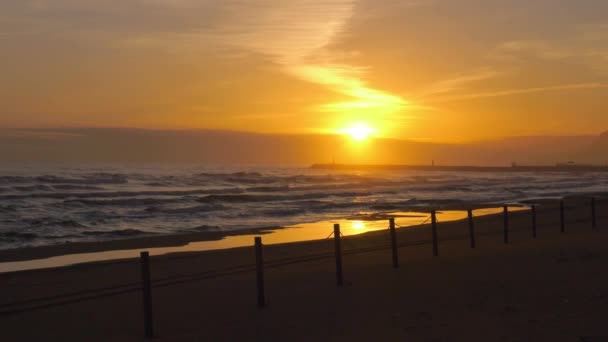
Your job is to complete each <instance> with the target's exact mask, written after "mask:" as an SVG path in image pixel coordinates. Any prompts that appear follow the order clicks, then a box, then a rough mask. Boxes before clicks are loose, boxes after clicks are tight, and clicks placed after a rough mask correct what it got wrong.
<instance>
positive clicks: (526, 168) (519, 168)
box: [311, 164, 608, 172]
mask: <svg viewBox="0 0 608 342" xmlns="http://www.w3.org/2000/svg"><path fill="white" fill-rule="evenodd" d="M311 168H312V169H317V170H372V171H451V172H608V166H600V165H572V164H565V165H546V166H543V165H513V166H466V165H453V166H439V165H373V164H313V165H312V166H311Z"/></svg>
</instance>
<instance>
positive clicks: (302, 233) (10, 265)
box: [0, 207, 528, 273]
mask: <svg viewBox="0 0 608 342" xmlns="http://www.w3.org/2000/svg"><path fill="white" fill-rule="evenodd" d="M509 210H510V211H521V210H528V209H527V208H518V207H512V208H509ZM502 211H503V208H487V209H478V210H475V216H484V215H491V214H498V213H502ZM385 216H386V217H390V216H393V217H395V223H396V224H397V226H398V227H411V226H417V225H421V224H424V223H428V222H430V214H429V213H423V212H392V213H387V214H386V215H385ZM373 218H374V216H373V215H372V216H370V217H369V219H368V220H364V219H362V218H357V219H341V220H331V221H320V222H313V223H303V224H298V225H295V226H291V227H286V228H283V229H277V230H272V231H271V232H269V233H268V234H265V235H263V237H262V239H263V243H264V244H266V245H271V244H279V243H289V242H299V241H310V240H322V239H327V238H329V237H330V236H331V235H332V233H333V226H334V224H336V223H337V224H340V228H341V230H340V231H341V233H342V234H343V235H344V236H349V235H358V234H363V233H367V232H372V231H378V230H384V229H388V219H387V218H382V219H373ZM465 218H467V212H466V211H462V210H450V211H439V212H437V220H438V221H439V222H448V221H457V220H462V219H465ZM258 235H259V234H258ZM255 236H256V235H239V236H228V237H226V238H224V239H222V240H217V241H197V242H190V243H188V244H187V245H185V246H177V247H160V248H140V249H132V250H114V251H106V252H96V253H84V254H70V255H61V256H56V257H51V258H46V259H39V260H30V261H17V262H5V263H0V273H4V272H13V271H21V270H30V269H40V268H49V267H60V266H67V265H73V264H78V263H85V262H92V261H104V260H115V259H128V258H136V257H139V253H140V251H142V250H147V251H149V252H150V255H163V254H169V253H178V252H198V251H209V250H218V249H228V248H236V247H245V246H252V245H253V238H254V237H255Z"/></svg>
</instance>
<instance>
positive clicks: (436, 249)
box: [431, 210, 439, 256]
mask: <svg viewBox="0 0 608 342" xmlns="http://www.w3.org/2000/svg"><path fill="white" fill-rule="evenodd" d="M431 227H432V231H433V256H439V242H438V239H437V212H436V211H435V210H433V211H431Z"/></svg>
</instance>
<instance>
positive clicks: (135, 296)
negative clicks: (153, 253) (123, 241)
mask: <svg viewBox="0 0 608 342" xmlns="http://www.w3.org/2000/svg"><path fill="white" fill-rule="evenodd" d="M568 203H569V204H568V207H567V216H566V218H567V226H566V233H564V234H562V233H560V232H559V226H560V225H559V212H558V211H557V210H556V207H555V206H554V205H553V204H545V205H544V206H543V207H542V208H541V209H539V217H538V224H539V229H538V238H537V239H535V240H533V239H531V229H530V227H531V219H530V214H529V213H527V212H519V213H515V214H513V215H511V220H510V222H511V226H512V229H511V234H510V240H511V243H510V244H508V245H505V244H503V242H502V217H501V216H488V217H483V218H479V219H478V220H477V221H476V229H477V231H478V248H477V249H475V250H472V249H470V248H469V247H468V244H469V242H468V240H467V238H468V234H467V229H468V228H467V224H466V222H453V223H440V225H439V235H440V238H441V239H442V241H441V243H440V256H439V257H433V256H432V249H431V245H430V244H428V241H429V239H430V230H429V227H428V226H424V227H421V228H417V229H411V228H409V229H402V230H400V231H399V232H398V240H399V242H400V243H403V244H412V246H407V247H403V248H401V249H400V250H399V257H400V262H401V265H400V268H399V269H397V270H395V269H392V267H391V254H390V250H381V251H375V252H370V253H364V254H348V251H349V250H356V249H361V248H367V247H374V246H385V245H387V244H388V233H387V232H377V233H371V234H367V235H364V236H357V237H352V238H346V239H344V241H343V247H344V250H345V254H347V255H345V257H344V277H345V281H346V284H345V286H344V287H343V288H337V287H336V285H335V274H334V270H335V265H334V260H333V259H332V258H331V257H329V258H324V259H318V260H315V261H309V262H300V263H290V264H286V265H283V266H281V267H273V268H269V269H267V270H266V290H267V302H268V305H267V307H266V308H264V309H261V310H260V309H258V308H257V307H256V293H255V273H254V272H251V271H248V272H242V273H235V274H229V275H224V276H222V277H215V278H210V279H200V280H198V281H191V282H185V283H180V284H175V285H172V286H166V287H155V288H153V299H154V318H155V329H156V335H157V336H158V337H157V340H159V341H370V340H375V341H578V340H579V337H580V336H608V327H607V326H606V324H605V322H604V321H605V317H606V316H608V274H607V273H606V272H605V267H606V265H608V249H607V248H606V247H605V246H606V245H608V217H605V216H604V215H605V214H606V213H608V210H607V209H608V203H601V205H600V206H598V211H597V212H598V216H601V218H600V220H599V222H598V223H599V231H597V232H594V231H592V229H591V224H590V209H589V207H588V203H587V202H586V201H584V200H576V199H572V200H569V201H568ZM332 251H333V242H332V241H331V240H325V241H315V242H308V243H294V244H284V245H273V246H266V248H265V251H264V252H265V258H266V261H267V263H270V264H271V263H273V262H276V261H277V260H284V259H286V258H293V257H298V256H306V255H308V256H315V255H320V254H324V253H327V254H328V255H331V253H332ZM253 263H254V259H253V250H252V249H251V248H237V249H232V250H221V251H213V252H204V253H197V254H175V255H166V256H161V257H154V258H152V278H153V280H154V279H155V280H159V279H162V278H170V279H178V277H180V275H181V276H183V275H188V274H194V273H198V274H201V273H203V272H206V271H213V270H225V269H230V268H231V267H236V266H240V265H252V264H253ZM179 279H187V277H186V278H179ZM139 280H140V273H139V263H138V262H137V260H125V261H115V262H104V263H94V264H82V265H77V266H73V267H65V268H58V269H50V270H39V271H26V272H18V273H11V274H3V275H0V291H1V293H2V294H3V295H2V297H1V299H0V311H3V312H4V311H9V310H13V309H19V308H27V307H29V306H37V305H44V304H45V303H48V301H41V302H27V301H28V300H31V299H33V298H40V297H48V296H59V295H61V294H69V293H74V292H79V291H92V292H91V293H97V294H99V293H102V292H99V291H93V290H95V289H100V288H104V287H109V286H114V285H120V284H128V283H134V284H138V282H139ZM158 283H159V282H157V284H158ZM135 286H137V285H135ZM56 298H57V297H56ZM61 300H62V298H57V299H56V301H61ZM15 302H21V304H19V305H15V306H12V305H7V304H10V303H15ZM0 336H2V340H3V341H137V340H142V339H143V338H142V336H143V323H142V303H141V293H140V292H137V291H135V292H131V293H125V294H121V295H117V296H113V297H106V298H99V299H94V300H89V301H84V302H79V303H71V304H66V305H61V306H52V307H48V308H40V309H38V310H33V311H26V312H21V313H15V314H10V315H0Z"/></svg>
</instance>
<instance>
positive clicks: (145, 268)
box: [140, 252, 154, 338]
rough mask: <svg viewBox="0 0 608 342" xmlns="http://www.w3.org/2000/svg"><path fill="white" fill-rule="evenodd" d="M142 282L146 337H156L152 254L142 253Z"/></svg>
mask: <svg viewBox="0 0 608 342" xmlns="http://www.w3.org/2000/svg"><path fill="white" fill-rule="evenodd" d="M140 259H141V282H142V290H143V301H144V335H145V338H153V337H154V322H153V316H152V284H151V281H150V254H149V253H148V252H141V253H140Z"/></svg>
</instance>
